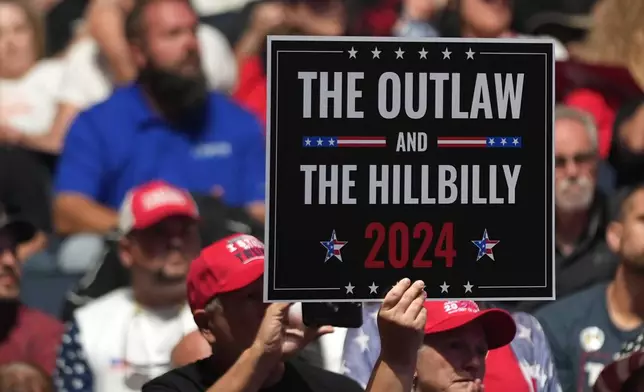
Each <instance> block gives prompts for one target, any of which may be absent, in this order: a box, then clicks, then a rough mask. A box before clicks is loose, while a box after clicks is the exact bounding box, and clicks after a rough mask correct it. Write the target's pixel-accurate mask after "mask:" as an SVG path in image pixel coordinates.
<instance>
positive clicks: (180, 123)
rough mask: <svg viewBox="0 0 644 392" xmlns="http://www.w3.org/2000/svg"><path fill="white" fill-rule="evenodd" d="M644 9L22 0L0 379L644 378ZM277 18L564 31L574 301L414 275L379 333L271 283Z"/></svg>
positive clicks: (562, 185)
mask: <svg viewBox="0 0 644 392" xmlns="http://www.w3.org/2000/svg"><path fill="white" fill-rule="evenodd" d="M642 21H644V2H642V1H636V0H565V1H563V0H217V1H208V0H87V1H86V0H0V392H5V391H6V392H18V391H19V392H50V391H51V392H54V391H56V392H127V391H139V390H143V392H169V391H177V392H179V391H182V392H190V391H206V390H208V391H248V392H250V391H258V390H266V391H271V392H278V391H303V392H306V391H315V392H317V391H329V390H337V391H338V392H340V391H361V390H367V391H371V392H380V391H382V392H409V391H411V390H413V391H420V392H434V391H443V392H447V391H470V392H476V391H479V392H480V391H482V390H483V389H485V390H487V391H492V392H506V391H507V392H523V391H526V392H528V391H529V392H558V391H562V392H584V391H595V392H620V391H625V392H629V391H639V390H642V388H644V360H642V359H644V348H643V346H644V323H643V322H644V290H643V289H642V288H644V182H643V181H642V180H644V23H642ZM269 34H282V35H289V34H294V35H322V36H343V35H344V36H348V35H369V36H399V37H410V38H411V37H413V38H419V37H420V38H423V37H425V38H432V37H466V38H504V39H512V38H517V37H521V38H530V37H548V38H550V39H552V40H553V42H554V43H555V57H556V60H557V64H556V96H557V106H556V110H555V113H554V152H555V168H554V170H555V210H556V213H555V238H556V254H555V256H556V260H555V273H556V290H557V300H556V301H553V302H551V303H549V302H533V301H524V302H512V303H510V302H508V303H487V302H480V303H475V302H472V301H425V294H424V291H423V285H424V283H423V282H411V281H409V280H408V279H404V280H403V281H401V282H399V283H398V284H397V285H396V286H394V288H392V289H391V290H390V291H389V293H388V294H387V296H386V297H385V299H384V302H383V303H382V304H363V305H361V311H362V319H363V323H362V326H361V327H359V328H338V327H336V328H333V327H330V326H322V327H319V328H310V327H306V326H305V325H304V324H303V321H302V315H301V313H302V312H301V306H300V305H299V304H295V305H292V306H289V305H287V304H272V305H270V306H268V305H267V304H264V303H263V292H262V284H263V272H264V251H263V249H264V246H263V243H262V240H263V236H264V233H263V227H264V226H263V223H264V216H265V205H264V196H265V195H264V192H265V181H266V180H265V157H266V151H265V143H266V141H265V125H266V107H267V102H266V36H267V35H269ZM53 281H56V282H58V283H59V284H53V283H52V282H53ZM61 282H62V284H61ZM52 303H53V304H54V305H53V306H52Z"/></svg>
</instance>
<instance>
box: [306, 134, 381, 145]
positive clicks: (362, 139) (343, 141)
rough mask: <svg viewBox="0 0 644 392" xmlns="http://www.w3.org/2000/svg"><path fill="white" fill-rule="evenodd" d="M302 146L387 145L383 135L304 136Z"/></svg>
mask: <svg viewBox="0 0 644 392" xmlns="http://www.w3.org/2000/svg"><path fill="white" fill-rule="evenodd" d="M302 147H304V148H343V147H344V148H347V147H351V148H383V147H387V138H386V137H384V136H304V137H302Z"/></svg>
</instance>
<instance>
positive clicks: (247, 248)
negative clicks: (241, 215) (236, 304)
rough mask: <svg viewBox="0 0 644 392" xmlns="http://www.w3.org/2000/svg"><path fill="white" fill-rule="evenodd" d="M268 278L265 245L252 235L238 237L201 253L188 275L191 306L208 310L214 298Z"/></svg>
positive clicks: (209, 247)
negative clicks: (208, 305) (266, 276)
mask: <svg viewBox="0 0 644 392" xmlns="http://www.w3.org/2000/svg"><path fill="white" fill-rule="evenodd" d="M262 275H264V243H262V241H260V240H258V239H257V238H255V237H253V236H252V235H248V234H234V235H231V236H229V237H226V238H224V239H221V240H219V241H217V242H215V243H213V244H212V245H210V246H208V247H207V248H205V249H204V250H202V251H201V254H200V255H199V257H197V258H196V259H195V260H193V261H192V264H190V271H189V272H188V279H187V283H188V303H189V304H190V308H191V309H192V311H193V312H194V311H196V310H200V309H204V308H205V307H206V305H207V304H208V302H209V301H210V300H212V299H213V298H214V297H216V296H218V295H220V294H223V293H229V292H231V291H237V290H239V289H242V288H244V287H246V286H248V285H249V284H251V283H253V282H254V281H256V280H257V279H259V278H260V277H262Z"/></svg>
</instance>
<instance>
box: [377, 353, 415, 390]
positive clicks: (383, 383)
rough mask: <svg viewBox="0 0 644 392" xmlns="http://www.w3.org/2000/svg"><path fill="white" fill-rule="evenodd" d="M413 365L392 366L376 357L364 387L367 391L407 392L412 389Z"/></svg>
mask: <svg viewBox="0 0 644 392" xmlns="http://www.w3.org/2000/svg"><path fill="white" fill-rule="evenodd" d="M414 372H415V368H414V366H412V365H410V366H399V367H393V366H392V365H390V364H389V363H388V362H387V361H385V360H383V359H378V362H377V363H376V367H375V369H374V371H373V374H372V375H371V379H370V380H369V385H368V386H367V388H366V391H367V392H407V391H411V390H412V380H413V379H414Z"/></svg>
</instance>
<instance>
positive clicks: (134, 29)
mask: <svg viewBox="0 0 644 392" xmlns="http://www.w3.org/2000/svg"><path fill="white" fill-rule="evenodd" d="M161 1H181V2H183V3H186V4H187V5H188V6H189V7H190V8H191V9H192V4H191V3H190V1H188V0H136V1H135V2H134V7H132V10H131V11H130V12H129V13H128V15H127V17H126V18H125V38H126V39H127V40H128V42H134V41H137V40H140V39H141V37H142V36H143V32H144V30H145V23H144V21H143V20H144V17H143V15H144V14H145V10H146V8H148V6H149V5H151V4H154V3H157V2H161Z"/></svg>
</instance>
